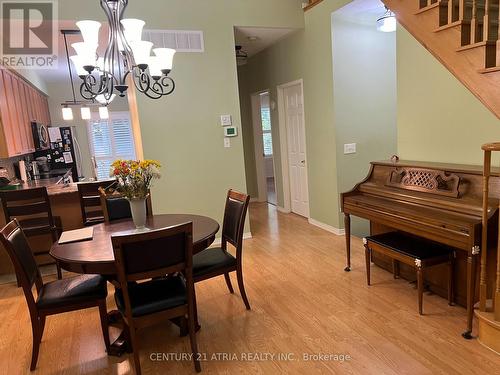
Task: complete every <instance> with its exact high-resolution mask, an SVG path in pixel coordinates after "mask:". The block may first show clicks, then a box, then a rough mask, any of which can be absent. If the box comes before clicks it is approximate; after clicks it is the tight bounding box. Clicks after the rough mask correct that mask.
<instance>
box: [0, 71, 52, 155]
mask: <svg viewBox="0 0 500 375" xmlns="http://www.w3.org/2000/svg"><path fill="white" fill-rule="evenodd" d="M32 122H39V123H41V124H44V125H50V112H49V105H48V100H47V96H45V94H42V93H41V92H40V91H39V90H38V89H36V88H35V87H34V86H32V85H30V84H29V83H28V82H27V81H26V80H25V79H24V78H22V77H21V76H18V75H17V74H16V73H14V72H11V71H10V70H7V69H4V68H3V69H0V132H1V133H3V134H0V135H3V137H1V139H0V158H8V157H12V156H18V155H23V154H28V153H31V152H34V151H35V147H34V141H33V134H32V130H31V123H32Z"/></svg>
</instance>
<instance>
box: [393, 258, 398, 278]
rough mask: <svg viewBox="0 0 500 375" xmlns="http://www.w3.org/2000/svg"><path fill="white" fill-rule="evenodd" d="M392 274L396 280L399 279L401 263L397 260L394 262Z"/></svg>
mask: <svg viewBox="0 0 500 375" xmlns="http://www.w3.org/2000/svg"><path fill="white" fill-rule="evenodd" d="M392 274H393V276H394V278H395V279H399V261H398V260H396V259H393V260H392Z"/></svg>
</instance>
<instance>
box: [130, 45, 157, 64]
mask: <svg viewBox="0 0 500 375" xmlns="http://www.w3.org/2000/svg"><path fill="white" fill-rule="evenodd" d="M129 45H130V48H132V53H133V54H134V60H135V63H136V65H138V66H141V65H144V66H146V67H147V65H148V64H149V59H150V55H151V48H153V43H151V42H146V41H142V40H133V41H131V42H130V43H129Z"/></svg>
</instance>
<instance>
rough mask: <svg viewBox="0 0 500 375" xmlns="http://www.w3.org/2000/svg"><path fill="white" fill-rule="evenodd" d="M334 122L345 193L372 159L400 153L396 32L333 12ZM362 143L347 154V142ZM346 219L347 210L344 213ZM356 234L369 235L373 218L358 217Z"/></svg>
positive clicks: (339, 172) (340, 183) (341, 189)
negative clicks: (397, 121) (398, 144)
mask: <svg viewBox="0 0 500 375" xmlns="http://www.w3.org/2000/svg"><path fill="white" fill-rule="evenodd" d="M332 26H333V27H332V34H333V95H334V109H335V112H334V122H335V131H336V136H337V143H336V148H337V178H338V188H339V192H344V191H349V190H350V189H352V188H353V186H354V185H355V184H357V183H358V182H359V181H362V180H363V179H364V178H365V177H366V175H367V174H368V170H369V168H370V161H373V160H383V159H389V158H390V157H391V156H392V155H394V154H396V153H397V137H396V133H397V129H396V102H397V100H396V33H382V32H379V31H377V30H376V28H375V27H374V26H373V25H371V24H369V25H366V24H361V23H359V22H352V21H350V20H346V15H338V14H336V13H334V14H333V16H332ZM346 143H356V144H357V151H356V153H355V154H348V155H344V144H346ZM340 215H341V216H340V221H343V214H340ZM351 228H352V233H354V234H356V235H359V236H364V235H367V234H368V233H369V227H368V222H367V221H365V220H361V219H357V218H353V219H352V222H351Z"/></svg>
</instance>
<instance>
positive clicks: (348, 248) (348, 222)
mask: <svg viewBox="0 0 500 375" xmlns="http://www.w3.org/2000/svg"><path fill="white" fill-rule="evenodd" d="M344 227H345V251H346V261H347V266H346V267H345V268H344V271H345V272H350V271H351V216H350V215H349V214H344Z"/></svg>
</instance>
